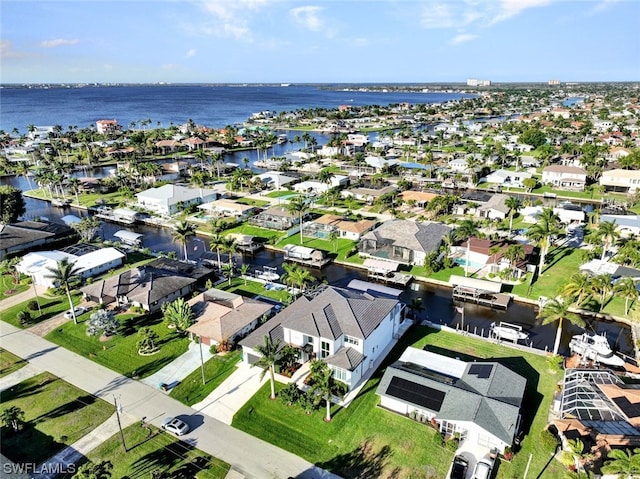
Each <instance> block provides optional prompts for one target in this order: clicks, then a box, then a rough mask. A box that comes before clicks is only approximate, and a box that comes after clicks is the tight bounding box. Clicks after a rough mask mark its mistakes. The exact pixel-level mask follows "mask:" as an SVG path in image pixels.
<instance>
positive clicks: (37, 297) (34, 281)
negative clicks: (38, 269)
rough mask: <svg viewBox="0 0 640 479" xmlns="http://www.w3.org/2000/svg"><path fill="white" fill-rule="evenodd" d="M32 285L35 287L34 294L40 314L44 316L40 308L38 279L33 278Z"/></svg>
mask: <svg viewBox="0 0 640 479" xmlns="http://www.w3.org/2000/svg"><path fill="white" fill-rule="evenodd" d="M31 284H32V285H33V292H34V293H35V294H36V303H38V313H40V314H39V315H40V316H42V308H41V307H40V297H39V296H38V288H36V277H35V276H31Z"/></svg>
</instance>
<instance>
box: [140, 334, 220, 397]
mask: <svg viewBox="0 0 640 479" xmlns="http://www.w3.org/2000/svg"><path fill="white" fill-rule="evenodd" d="M212 357H213V354H211V353H210V352H209V346H202V361H204V362H205V363H206V362H207V361H208V360H209V359H211V358H212ZM200 365H201V364H200V345H199V344H196V343H194V342H193V341H192V342H190V343H189V349H188V350H187V352H186V353H184V354H182V355H181V356H179V357H177V358H176V359H174V360H173V361H171V362H170V363H169V364H167V365H166V366H165V367H163V368H162V369H160V370H159V371H158V372H156V373H154V374H152V375H151V376H148V377H146V378H144V379H143V380H142V382H143V383H145V384H147V385H148V386H151V387H152V388H157V387H158V386H159V385H160V383H164V384H169V385H170V386H171V387H174V386H176V385H177V384H178V383H179V382H180V381H182V380H183V379H184V378H186V377H187V376H188V375H189V374H191V373H192V372H193V371H195V370H196V369H198V368H200Z"/></svg>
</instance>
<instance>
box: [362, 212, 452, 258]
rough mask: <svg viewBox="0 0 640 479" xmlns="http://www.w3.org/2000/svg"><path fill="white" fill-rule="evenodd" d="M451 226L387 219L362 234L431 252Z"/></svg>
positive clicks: (404, 246) (374, 239) (369, 238)
mask: <svg viewBox="0 0 640 479" xmlns="http://www.w3.org/2000/svg"><path fill="white" fill-rule="evenodd" d="M449 231H450V228H449V227H448V226H446V225H444V224H442V223H421V222H417V221H409V220H392V221H385V222H384V223H382V224H381V225H380V226H378V227H377V228H376V229H375V230H373V231H370V232H369V233H367V234H365V235H363V236H362V239H363V240H373V241H384V240H387V241H391V242H392V243H393V244H394V245H396V246H399V247H402V248H408V249H410V250H412V251H420V252H425V253H429V252H431V251H434V250H436V249H437V248H438V246H440V243H441V241H442V238H443V237H444V236H446V235H447V234H448V233H449Z"/></svg>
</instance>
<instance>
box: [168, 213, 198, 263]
mask: <svg viewBox="0 0 640 479" xmlns="http://www.w3.org/2000/svg"><path fill="white" fill-rule="evenodd" d="M195 235H196V225H194V224H191V223H189V222H188V221H180V222H179V223H178V224H177V225H176V226H175V228H174V230H173V232H172V233H171V236H172V237H173V239H174V240H175V241H179V242H181V243H182V246H183V247H184V259H185V260H187V259H189V258H188V256H187V241H189V238H190V237H192V236H195Z"/></svg>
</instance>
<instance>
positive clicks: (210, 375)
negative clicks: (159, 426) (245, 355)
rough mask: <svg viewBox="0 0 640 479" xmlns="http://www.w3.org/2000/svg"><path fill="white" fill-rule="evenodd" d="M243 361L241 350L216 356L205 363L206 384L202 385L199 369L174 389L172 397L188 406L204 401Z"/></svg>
mask: <svg viewBox="0 0 640 479" xmlns="http://www.w3.org/2000/svg"><path fill="white" fill-rule="evenodd" d="M203 347H204V346H203ZM241 359H242V351H240V350H237V351H231V352H229V353H227V354H225V355H219V354H218V355H216V356H214V357H213V358H211V359H209V361H207V362H206V363H204V377H205V381H206V383H205V384H202V370H201V369H200V368H198V369H197V370H196V371H193V372H192V373H191V374H189V375H188V376H187V377H186V378H184V379H183V380H182V382H181V383H180V384H178V385H177V386H176V387H175V388H173V389H172V390H171V393H170V396H171V397H173V398H174V399H177V400H178V401H180V402H182V403H184V404H186V405H187V406H191V405H193V404H195V403H197V402H200V401H202V400H203V399H204V398H206V397H207V396H208V395H209V394H210V393H211V392H212V391H213V390H214V389H216V388H217V387H218V386H220V383H222V381H224V380H225V379H227V378H228V377H229V376H230V375H231V373H233V372H234V371H235V370H236V364H238V362H239V361H240V360H241Z"/></svg>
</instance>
